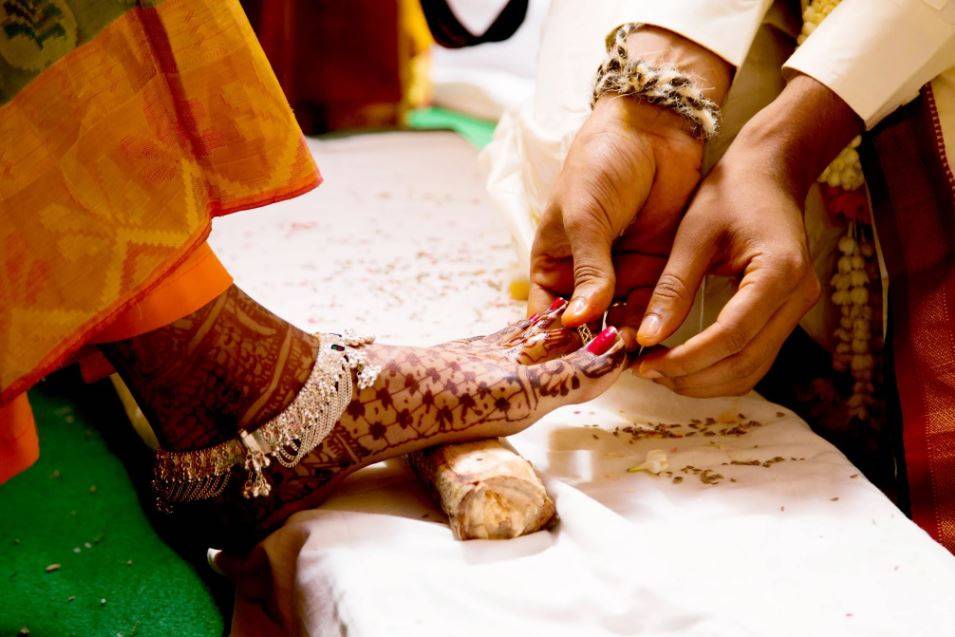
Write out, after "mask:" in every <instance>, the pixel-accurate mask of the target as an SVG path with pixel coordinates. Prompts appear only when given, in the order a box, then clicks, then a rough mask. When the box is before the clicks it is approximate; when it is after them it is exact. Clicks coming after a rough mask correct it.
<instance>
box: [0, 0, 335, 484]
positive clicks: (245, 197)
mask: <svg viewBox="0 0 955 637" xmlns="http://www.w3.org/2000/svg"><path fill="white" fill-rule="evenodd" d="M319 182H320V176H319V174H318V171H317V169H316V167H315V165H314V163H313V161H312V158H311V155H310V153H309V151H308V148H307V146H306V145H305V143H304V139H303V136H302V133H301V130H300V129H299V127H298V125H297V124H296V123H295V119H294V117H293V115H292V112H291V109H290V108H289V106H288V103H287V101H286V99H285V96H284V95H283V93H282V91H281V89H280V87H279V85H278V83H277V81H276V80H275V77H274V75H273V73H272V70H271V68H270V66H269V63H268V61H267V60H266V58H265V55H264V54H263V52H262V50H261V48H260V47H259V44H258V42H257V40H256V38H255V35H254V33H253V32H252V29H251V27H250V26H249V24H248V21H247V20H246V18H245V15H244V14H243V12H242V9H241V8H240V7H239V5H238V3H237V2H236V1H235V0H152V1H146V0H139V1H136V0H6V1H5V2H2V3H0V464H2V465H4V469H3V470H2V471H0V474H3V475H0V481H2V480H3V479H5V478H6V477H9V475H11V474H12V473H14V472H15V471H16V470H18V469H22V468H23V466H24V464H29V462H32V459H31V458H35V456H36V433H35V430H34V429H33V423H32V418H31V417H30V413H29V408H28V405H27V403H26V400H25V394H24V393H23V392H24V391H25V390H26V389H28V388H29V387H30V386H31V385H32V384H33V383H35V382H36V381H37V380H38V379H39V378H41V377H42V376H44V375H45V374H47V373H49V372H50V371H52V370H54V369H56V368H57V367H59V366H60V365H62V364H63V363H65V362H68V361H70V360H71V359H72V358H73V357H75V355H76V354H77V352H78V351H79V350H80V349H81V348H82V347H83V346H84V345H86V344H88V343H92V342H96V341H97V340H102V339H101V338H100V337H99V336H100V335H112V336H114V337H115V336H116V335H117V334H119V335H120V336H121V337H125V336H132V335H133V334H134V333H136V332H138V331H144V330H145V328H146V327H150V326H151V327H156V326H157V325H155V323H156V321H157V320H160V321H162V320H166V321H167V322H168V321H171V320H174V319H175V318H178V317H179V316H182V315H185V314H188V313H189V312H190V311H192V310H194V309H195V307H197V305H196V304H197V303H198V304H199V305H201V304H204V303H205V302H207V301H208V300H211V298H212V297H211V296H209V295H210V294H211V295H213V296H214V294H217V293H219V292H221V289H222V286H223V285H228V282H229V279H228V275H227V274H225V273H224V271H222V270H221V266H219V265H218V263H217V261H215V258H214V255H212V257H211V258H209V255H208V254H205V252H203V251H204V250H207V248H203V246H204V245H205V238H206V236H207V235H208V233H209V228H210V221H211V219H212V218H213V217H215V216H218V215H223V214H226V213H229V212H234V211H238V210H243V209H247V208H252V207H256V206H261V205H265V204H268V203H271V202H274V201H278V200H281V199H285V198H289V197H293V196H295V195H298V194H300V193H302V192H305V191H307V190H310V189H311V188H314V187H315V186H317V185H318V183H319ZM197 251H198V252H199V253H202V254H201V255H200V256H201V258H196V256H195V255H196V254H197ZM200 262H201V263H202V264H204V265H202V268H200V269H204V270H207V271H208V272H210V273H211V274H210V275H209V277H206V278H207V279H208V281H209V283H208V284H202V285H198V284H197V285H193V283H195V281H196V280H197V279H196V278H195V277H192V276H190V277H183V276H170V275H173V274H175V273H177V272H181V271H184V270H186V269H191V270H192V271H193V272H198V270H197V269H196V268H197V266H196V263H200ZM198 278H199V279H201V278H203V277H201V276H199V277H198ZM164 284H165V285H164ZM160 292H161V294H160ZM154 293H156V294H158V298H159V300H158V301H157V300H156V298H157V297H155V296H153V294H154ZM150 299H152V300H151V301H150ZM177 299H179V300H183V303H180V304H177V303H178V301H177ZM137 308H138V311H137ZM144 308H146V309H148V311H147V310H146V309H144ZM117 319H120V320H119V324H120V325H118V326H116V325H114V326H113V327H111V324H113V323H114V322H116V320H117ZM167 319H168V320H167ZM140 328H143V330H140Z"/></svg>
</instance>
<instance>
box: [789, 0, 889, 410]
mask: <svg viewBox="0 0 955 637" xmlns="http://www.w3.org/2000/svg"><path fill="white" fill-rule="evenodd" d="M841 1H842V0H813V1H812V2H810V3H809V5H808V6H807V7H806V9H805V11H803V15H802V17H803V25H802V32H801V33H800V34H799V37H798V39H797V41H798V43H799V44H802V43H803V42H805V40H806V38H808V37H809V36H810V35H811V34H812V32H813V31H815V30H816V28H817V27H818V26H819V25H820V24H821V23H822V21H823V20H825V19H826V17H827V16H828V15H829V14H830V13H832V11H833V9H835V8H836V7H837V6H839V3H840V2H841ZM861 142H862V138H861V137H856V138H855V139H853V140H852V142H851V143H850V144H849V146H847V147H846V148H845V149H843V150H842V152H841V153H839V156H838V157H836V158H835V159H834V160H833V161H832V163H830V164H829V166H827V167H826V169H825V170H824V171H823V173H822V175H820V176H819V181H820V182H822V183H824V184H827V185H829V186H831V187H833V188H841V189H843V190H846V191H852V190H856V189H858V188H862V187H863V186H864V185H865V177H864V175H863V173H862V162H861V160H860V159H859V151H858V150H857V149H858V147H859V145H860V144H861ZM862 234H863V233H862V231H861V228H860V225H859V222H858V221H855V220H852V221H850V222H849V227H848V231H847V234H846V236H844V237H842V238H841V239H840V240H839V252H840V253H841V256H840V257H839V260H838V262H837V271H836V273H835V274H834V275H833V276H832V279H831V280H830V284H831V285H832V288H833V292H832V302H833V303H835V304H836V305H837V306H839V309H840V312H841V317H840V319H839V327H838V328H837V329H836V330H835V332H834V333H833V335H834V336H835V340H836V347H835V352H834V353H833V357H832V365H833V368H834V369H835V370H836V371H837V372H850V373H851V374H852V378H853V380H854V381H855V382H854V384H853V387H852V395H851V396H850V397H849V401H848V407H849V415H850V416H851V417H852V418H856V419H858V420H860V421H863V422H864V421H867V420H868V419H869V408H870V407H871V406H872V404H873V403H874V402H875V400H874V397H873V394H874V392H875V386H874V384H873V371H874V368H875V357H874V356H873V354H872V342H873V335H872V306H871V305H870V304H869V301H870V296H871V295H870V293H869V285H870V277H869V273H868V272H867V269H873V260H874V256H875V250H874V249H873V248H872V244H871V243H869V242H868V241H866V240H863V239H861V236H862Z"/></svg>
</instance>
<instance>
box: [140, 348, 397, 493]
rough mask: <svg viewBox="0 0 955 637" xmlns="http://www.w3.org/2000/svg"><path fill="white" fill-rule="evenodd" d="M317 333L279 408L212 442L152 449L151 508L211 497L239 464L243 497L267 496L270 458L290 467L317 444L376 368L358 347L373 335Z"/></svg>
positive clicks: (371, 382)
mask: <svg viewBox="0 0 955 637" xmlns="http://www.w3.org/2000/svg"><path fill="white" fill-rule="evenodd" d="M318 336H319V338H320V339H321V341H320V345H319V349H318V354H317V355H316V357H315V364H314V366H313V367H312V371H311V373H310V374H309V377H308V380H307V381H306V382H305V385H303V386H302V389H301V390H300V391H299V393H298V395H297V396H296V397H295V399H294V400H293V401H292V402H291V403H290V404H289V405H288V406H287V407H286V408H285V410H283V411H282V413H280V414H278V415H276V416H275V417H274V418H272V419H271V420H269V421H268V422H267V423H265V424H264V425H262V426H261V427H258V428H257V429H255V430H254V431H251V432H250V431H246V430H241V431H239V435H238V436H237V437H236V438H232V439H231V440H227V441H225V442H222V443H219V444H217V445H215V446H213V447H207V448H205V449H198V450H195V451H165V450H162V449H159V450H157V451H156V465H155V467H154V470H153V481H152V484H153V491H154V493H155V495H156V505H157V508H159V509H160V510H162V511H166V512H169V511H171V505H172V504H174V503H176V502H189V501H195V500H208V499H211V498H215V497H217V496H219V495H220V494H221V493H222V492H223V491H224V490H225V488H226V486H227V485H228V483H229V479H230V477H231V476H232V472H233V471H236V470H243V469H244V470H245V472H246V474H247V476H246V481H245V484H244V485H243V487H242V495H243V497H245V498H249V499H252V498H259V497H264V496H267V495H269V493H271V491H272V486H271V485H270V484H269V481H268V478H267V477H266V476H265V473H264V470H265V469H266V468H267V467H268V466H270V465H271V464H272V460H273V459H274V460H276V461H278V463H279V464H281V465H282V466H284V467H294V466H295V465H297V464H298V463H299V462H300V461H301V460H302V458H303V457H305V455H306V454H308V453H309V452H311V451H312V450H313V449H315V447H317V446H318V445H319V444H321V442H322V441H323V440H324V439H325V437H326V436H327V435H328V434H329V432H330V431H331V430H332V428H333V427H334V426H335V423H337V422H338V420H339V419H340V418H341V416H342V414H343V413H344V412H345V408H346V407H347V406H348V403H350V402H351V400H352V392H353V390H354V385H356V384H357V386H358V388H359V389H366V388H368V387H371V386H372V385H374V383H375V380H376V379H377V378H378V374H379V373H380V371H381V370H380V369H379V368H378V367H377V366H375V365H371V364H369V363H368V360H367V357H366V356H365V352H364V351H362V349H361V348H362V347H363V346H365V345H368V344H370V343H372V342H374V338H372V337H360V336H355V335H353V334H350V333H347V332H346V333H345V334H343V335H341V336H339V335H337V334H320V335H318ZM353 374H354V378H355V379H354V381H353V380H352V375H353Z"/></svg>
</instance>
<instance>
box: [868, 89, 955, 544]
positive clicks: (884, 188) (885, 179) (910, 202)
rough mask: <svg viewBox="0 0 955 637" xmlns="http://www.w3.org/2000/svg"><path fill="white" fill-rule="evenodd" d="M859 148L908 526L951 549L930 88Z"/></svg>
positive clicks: (945, 277)
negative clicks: (885, 281) (888, 338)
mask: <svg viewBox="0 0 955 637" xmlns="http://www.w3.org/2000/svg"><path fill="white" fill-rule="evenodd" d="M866 150H867V151H874V152H864V153H863V157H864V158H866V159H867V162H866V163H867V165H866V182H867V184H868V185H869V189H870V192H871V194H872V200H873V213H874V216H875V222H876V228H877V230H878V235H879V241H880V243H881V245H882V253H883V255H884V258H885V264H886V268H887V269H888V273H889V308H890V320H891V334H892V351H893V354H894V358H895V363H896V368H895V371H896V378H897V381H896V382H897V385H898V390H899V399H900V402H901V408H902V419H903V441H904V446H905V463H906V475H907V478H908V483H909V495H910V499H911V512H912V519H913V520H915V522H917V523H918V524H919V526H921V527H922V528H923V529H925V530H926V531H927V532H928V533H929V534H930V535H932V537H934V538H935V539H936V540H938V541H939V542H940V543H941V544H943V545H944V546H945V547H947V548H948V549H949V550H950V551H955V239H953V237H955V177H953V175H952V171H951V169H950V168H949V166H950V164H949V160H948V157H947V155H946V149H945V143H944V139H943V138H942V126H941V122H940V120H939V114H938V111H937V109H936V106H935V98H934V95H933V92H932V88H931V86H926V87H925V88H923V89H922V94H921V96H920V98H919V99H918V100H916V101H915V102H913V103H911V104H909V105H908V106H906V107H904V108H903V109H901V110H900V111H898V112H897V113H895V114H894V115H892V116H891V117H889V118H888V119H886V120H885V121H884V122H883V124H882V125H880V127H879V128H878V129H877V132H876V134H875V135H874V136H873V140H872V143H871V148H869V149H866Z"/></svg>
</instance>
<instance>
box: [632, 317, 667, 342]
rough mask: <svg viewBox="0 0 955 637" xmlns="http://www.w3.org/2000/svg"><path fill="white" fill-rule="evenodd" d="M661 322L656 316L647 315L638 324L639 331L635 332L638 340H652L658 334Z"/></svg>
mask: <svg viewBox="0 0 955 637" xmlns="http://www.w3.org/2000/svg"><path fill="white" fill-rule="evenodd" d="M661 325H662V321H661V320H660V317H659V316H657V315H656V314H647V315H646V316H645V317H644V318H643V322H642V323H640V329H639V330H638V331H637V338H638V339H640V340H647V339H650V340H652V339H654V338H656V337H657V334H659V332H660V326H661Z"/></svg>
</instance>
